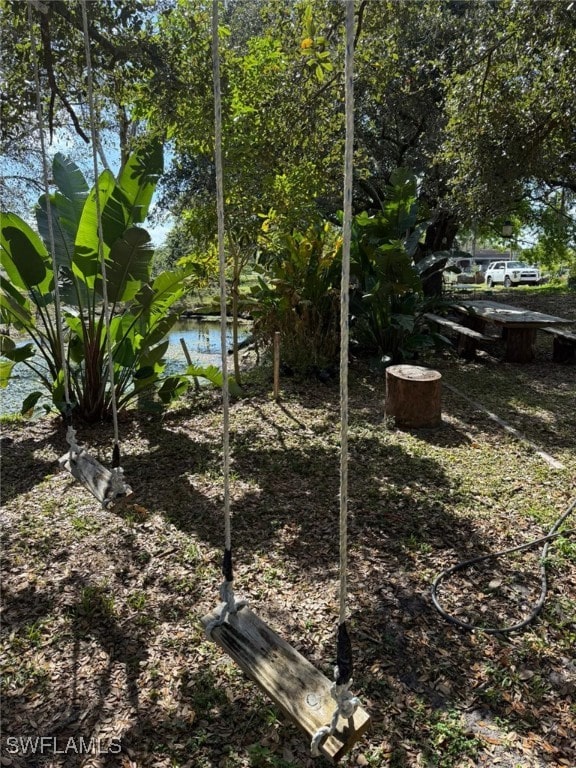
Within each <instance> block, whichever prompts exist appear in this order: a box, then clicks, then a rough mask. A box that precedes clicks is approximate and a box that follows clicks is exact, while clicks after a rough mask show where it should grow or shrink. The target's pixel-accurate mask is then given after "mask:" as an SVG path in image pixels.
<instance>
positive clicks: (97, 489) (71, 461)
mask: <svg viewBox="0 0 576 768" xmlns="http://www.w3.org/2000/svg"><path fill="white" fill-rule="evenodd" d="M58 463H59V464H60V466H61V467H64V469H66V470H67V471H68V472H70V474H71V475H72V477H74V478H75V479H76V480H78V481H79V482H80V483H81V484H82V485H83V486H84V488H86V490H88V491H90V493H91V494H92V495H93V496H94V497H95V498H96V499H98V501H99V502H100V503H101V504H102V506H103V507H108V506H109V505H110V504H113V503H114V501H116V500H117V499H120V498H125V497H126V496H130V495H131V494H132V489H131V488H130V486H128V485H126V484H125V483H123V482H119V479H118V478H117V477H115V476H114V475H113V474H112V472H111V471H110V470H109V469H106V467H103V466H102V464H100V462H99V461H97V460H96V459H95V458H93V457H92V456H90V455H89V454H88V453H86V452H85V451H84V450H81V451H79V452H73V451H69V452H68V453H65V454H63V455H62V456H60V458H59V459H58Z"/></svg>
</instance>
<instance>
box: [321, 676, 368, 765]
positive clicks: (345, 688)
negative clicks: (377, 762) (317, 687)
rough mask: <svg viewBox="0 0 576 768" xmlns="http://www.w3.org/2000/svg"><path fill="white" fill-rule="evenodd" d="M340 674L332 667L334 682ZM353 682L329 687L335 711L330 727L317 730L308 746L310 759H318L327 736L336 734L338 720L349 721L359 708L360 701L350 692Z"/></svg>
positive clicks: (324, 726) (334, 684)
mask: <svg viewBox="0 0 576 768" xmlns="http://www.w3.org/2000/svg"><path fill="white" fill-rule="evenodd" d="M339 677H340V672H339V670H338V667H334V680H338V678H339ZM353 682H354V681H353V680H352V679H350V680H348V681H347V682H346V683H343V684H342V685H338V684H337V683H336V682H334V683H332V685H331V686H330V695H331V696H332V698H333V699H334V701H335V702H336V709H335V710H334V714H333V715H332V721H331V722H330V725H323V726H322V727H321V728H318V730H317V731H316V733H315V734H314V736H313V737H312V743H311V744H310V752H311V754H312V757H318V756H319V755H320V745H321V744H322V742H323V741H324V739H326V738H327V737H328V736H332V735H333V734H334V733H335V732H336V727H337V725H338V720H339V718H340V717H343V718H344V719H345V720H349V719H350V718H351V717H353V716H354V713H355V712H356V710H357V709H358V707H359V706H360V699H359V698H358V697H357V696H354V695H353V694H352V693H351V691H350V686H351V685H352V683H353Z"/></svg>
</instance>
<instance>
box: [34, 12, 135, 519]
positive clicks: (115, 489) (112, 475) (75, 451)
mask: <svg viewBox="0 0 576 768" xmlns="http://www.w3.org/2000/svg"><path fill="white" fill-rule="evenodd" d="M33 4H34V5H35V6H36V7H37V8H38V10H39V11H40V12H41V13H46V12H47V9H46V8H44V7H43V6H42V5H41V4H40V3H32V2H30V3H29V4H28V23H29V26H30V39H31V51H32V59H33V66H34V80H35V87H36V111H37V121H38V132H39V135H40V150H41V155H42V174H43V184H44V191H45V198H46V214H47V221H48V240H49V247H50V256H51V259H52V269H53V273H54V310H55V317H56V330H57V334H58V339H59V346H60V356H61V360H62V371H63V379H64V398H65V403H66V419H67V421H68V428H67V434H66V440H67V442H68V445H69V446H70V447H69V450H68V452H67V453H65V454H63V455H62V456H61V457H60V458H59V459H58V463H59V464H60V466H61V467H63V468H64V469H66V470H67V471H68V472H70V474H71V475H72V476H73V477H74V478H75V479H76V480H78V481H79V482H80V483H81V484H82V485H83V486H84V487H85V488H86V489H87V490H88V491H90V493H92V495H93V496H94V497H95V498H96V499H98V501H99V502H100V503H101V504H102V506H103V507H105V508H108V507H109V506H110V505H111V504H113V503H114V501H116V500H117V499H119V498H122V497H125V496H129V495H130V494H131V493H132V489H131V488H130V487H129V486H128V485H126V483H125V482H124V477H123V473H124V470H123V469H122V467H121V466H120V441H119V430H118V411H117V406H116V394H115V382H114V361H113V358H112V340H111V337H110V310H109V303H108V291H107V278H106V260H105V257H104V235H103V232H102V211H101V201H100V189H99V183H98V157H97V145H98V144H97V142H98V136H97V129H96V125H95V117H94V114H95V105H94V88H93V78H92V63H91V56H90V37H89V33H88V17H87V13H86V3H85V0H80V6H81V8H82V23H83V32H84V46H85V52H86V73H87V86H88V105H89V115H90V130H91V138H92V161H93V167H94V184H95V187H94V193H95V198H96V218H97V227H98V250H99V257H100V264H101V270H102V299H103V312H104V324H105V328H106V342H107V355H108V374H109V379H110V387H111V393H110V394H111V403H112V420H113V424H114V448H113V452H112V470H109V469H107V468H106V467H104V466H102V464H100V462H99V461H97V460H96V459H95V458H94V457H92V456H90V454H88V453H87V451H86V450H85V449H84V448H83V447H81V446H79V445H78V443H77V442H76V430H75V429H74V428H73V427H72V424H71V420H72V411H73V403H72V401H71V397H70V388H69V380H68V373H69V368H68V362H67V358H66V347H65V343H64V322H63V319H62V302H61V297H60V288H59V284H58V271H59V270H58V262H57V259H56V244H55V237H54V227H53V220H52V209H51V203H50V189H49V176H48V161H47V153H46V145H45V141H44V118H43V110H42V100H41V97H40V74H39V65H38V57H37V52H36V39H35V35H34V24H33V20H32V5H33Z"/></svg>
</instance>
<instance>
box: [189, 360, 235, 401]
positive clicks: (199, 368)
mask: <svg viewBox="0 0 576 768" xmlns="http://www.w3.org/2000/svg"><path fill="white" fill-rule="evenodd" d="M186 376H193V377H196V378H198V379H200V378H202V379H207V380H208V381H209V382H211V383H212V384H214V385H215V386H217V387H221V386H222V384H223V377H222V371H221V370H220V368H218V367H217V366H215V365H189V366H187V368H186ZM228 389H229V390H230V394H231V395H234V397H240V395H241V394H242V390H241V389H240V387H239V386H238V384H237V383H236V379H235V378H234V376H229V377H228Z"/></svg>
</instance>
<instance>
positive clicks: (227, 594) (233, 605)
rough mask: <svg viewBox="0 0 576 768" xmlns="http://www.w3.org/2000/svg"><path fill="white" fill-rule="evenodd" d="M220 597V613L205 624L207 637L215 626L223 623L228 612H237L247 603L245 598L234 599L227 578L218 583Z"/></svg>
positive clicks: (230, 583)
mask: <svg viewBox="0 0 576 768" xmlns="http://www.w3.org/2000/svg"><path fill="white" fill-rule="evenodd" d="M220 599H221V600H222V606H221V607H220V614H219V615H218V616H216V618H215V619H212V621H211V622H209V623H208V624H207V625H206V636H207V637H208V638H211V637H212V631H213V630H214V628H215V627H219V626H221V625H222V624H224V622H225V621H226V617H227V616H228V614H230V613H237V612H238V611H239V610H240V608H243V607H244V606H245V605H247V601H246V600H236V597H235V595H234V589H233V586H232V582H231V581H228V580H227V579H224V581H223V582H222V584H221V585H220Z"/></svg>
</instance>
